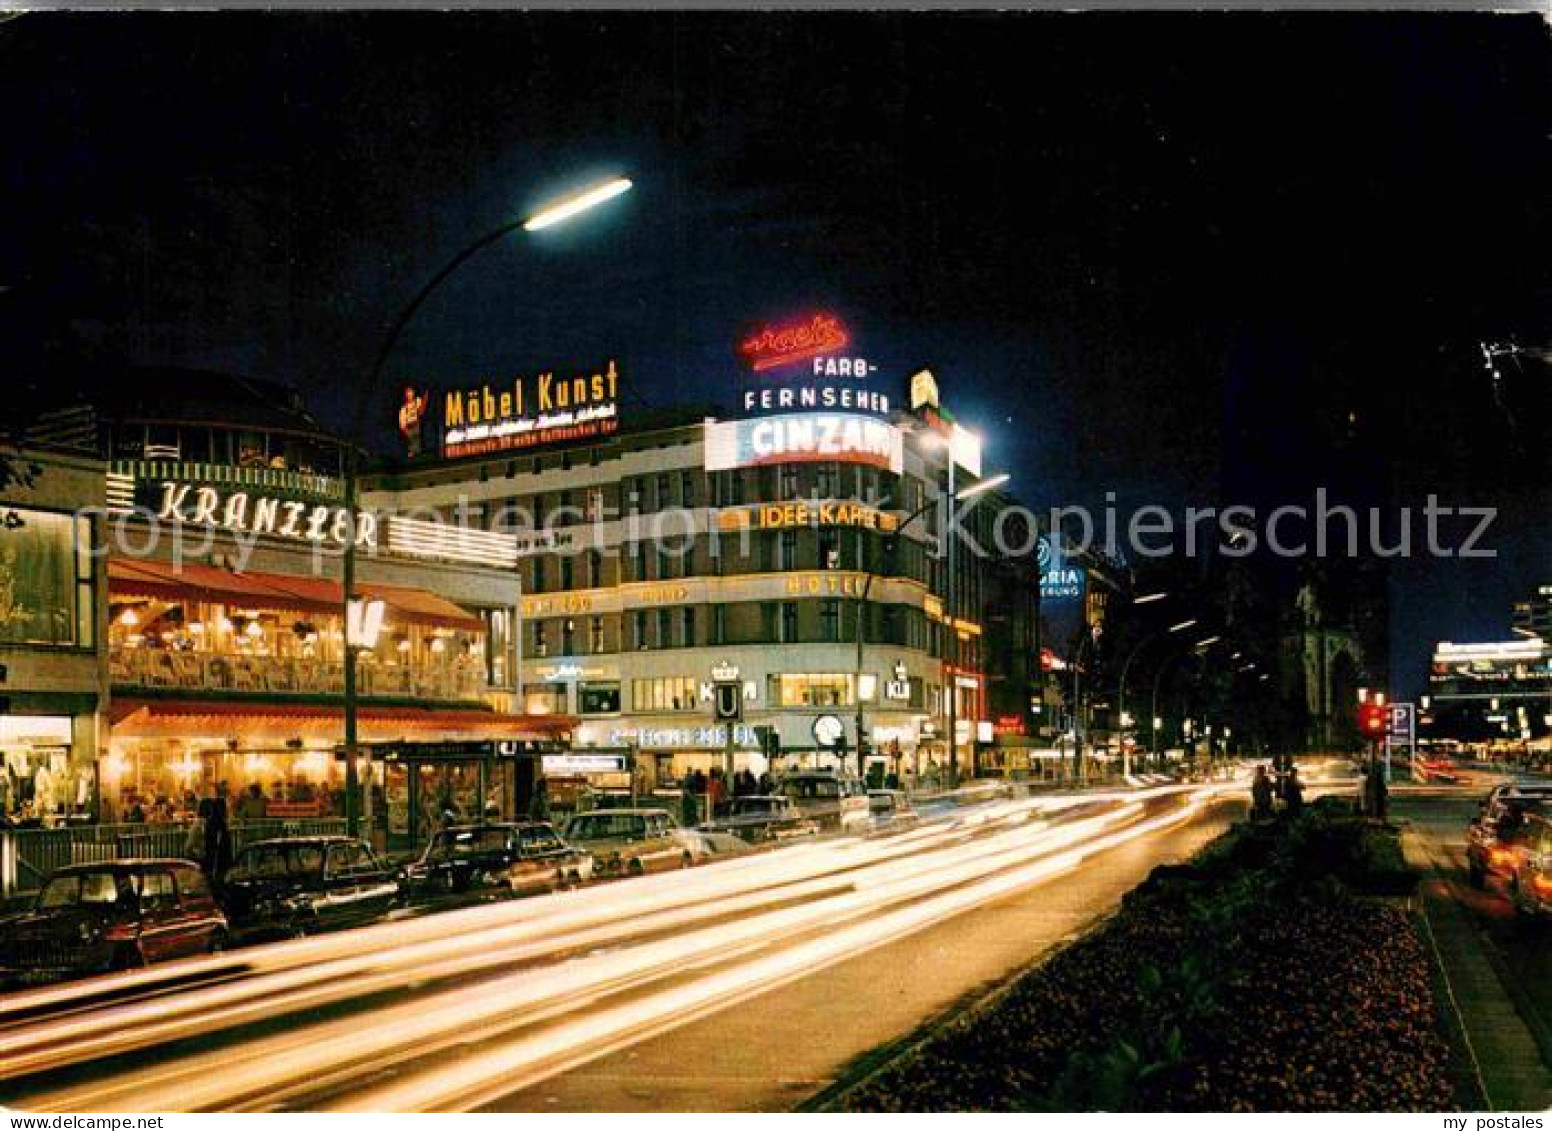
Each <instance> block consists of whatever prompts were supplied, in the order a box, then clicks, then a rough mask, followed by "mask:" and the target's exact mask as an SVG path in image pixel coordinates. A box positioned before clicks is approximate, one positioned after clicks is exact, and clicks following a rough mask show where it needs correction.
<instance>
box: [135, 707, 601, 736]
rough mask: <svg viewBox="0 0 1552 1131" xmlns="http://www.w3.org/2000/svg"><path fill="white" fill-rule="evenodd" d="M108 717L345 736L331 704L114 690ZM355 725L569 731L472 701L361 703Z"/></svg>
mask: <svg viewBox="0 0 1552 1131" xmlns="http://www.w3.org/2000/svg"><path fill="white" fill-rule="evenodd" d="M109 717H110V721H111V724H112V728H113V736H114V737H115V738H119V737H124V738H220V739H223V740H224V739H228V738H235V739H239V740H246V741H250V742H251V741H263V742H284V741H286V740H288V739H301V740H302V741H303V742H306V743H308V744H309V745H332V744H334V743H338V742H343V741H344V739H345V713H344V710H343V709H342V708H341V707H339V706H337V705H334V704H314V703H281V702H275V701H273V700H258V701H253V702H243V701H238V700H209V701H206V700H199V699H141V698H134V697H124V698H118V697H115V698H114V700H113V703H112V707H111V710H110V715H109ZM356 725H357V733H358V736H359V738H360V740H361V741H362V742H374V743H376V742H458V741H468V740H475V739H481V740H484V739H491V740H495V741H498V742H505V741H510V742H547V741H554V740H557V739H564V738H566V737H567V736H569V734H570V733H571V730H572V728H573V727H574V726H575V725H576V719H574V718H572V717H571V716H569V715H507V714H502V713H501V712H499V711H489V710H481V709H479V708H476V707H471V708H467V709H459V708H455V707H427V708H421V707H402V706H400V707H387V706H377V705H371V704H362V705H361V706H360V707H359V708H357V711H356Z"/></svg>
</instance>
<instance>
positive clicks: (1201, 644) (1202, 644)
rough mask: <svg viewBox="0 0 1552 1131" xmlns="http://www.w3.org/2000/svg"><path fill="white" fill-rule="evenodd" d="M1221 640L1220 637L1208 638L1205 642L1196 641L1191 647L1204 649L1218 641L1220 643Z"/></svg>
mask: <svg viewBox="0 0 1552 1131" xmlns="http://www.w3.org/2000/svg"><path fill="white" fill-rule="evenodd" d="M1222 639H1223V637H1221V636H1209V637H1207V639H1205V640H1198V641H1197V642H1196V643H1195V644H1193V645H1192V647H1193V648H1206V647H1207V646H1208V645H1210V644H1216V643H1218V641H1220V640H1222Z"/></svg>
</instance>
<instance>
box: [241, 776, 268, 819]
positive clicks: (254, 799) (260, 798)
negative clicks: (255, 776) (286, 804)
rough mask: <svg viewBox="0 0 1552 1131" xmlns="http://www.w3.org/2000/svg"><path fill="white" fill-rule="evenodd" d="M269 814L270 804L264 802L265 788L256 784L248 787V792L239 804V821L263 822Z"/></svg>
mask: <svg viewBox="0 0 1552 1131" xmlns="http://www.w3.org/2000/svg"><path fill="white" fill-rule="evenodd" d="M268 813H269V802H267V801H265V800H264V787H263V786H261V785H259V783H258V782H254V783H253V784H251V785H250V786H248V792H247V793H245V794H244V795H243V798H242V800H241V801H239V802H238V803H237V819H238V820H240V821H262V820H263V819H264V818H265V816H266V815H267V814H268Z"/></svg>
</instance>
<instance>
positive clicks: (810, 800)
mask: <svg viewBox="0 0 1552 1131" xmlns="http://www.w3.org/2000/svg"><path fill="white" fill-rule="evenodd" d="M776 792H778V793H780V794H782V795H783V796H786V797H790V798H791V799H792V802H793V804H794V805H795V806H796V807H797V810H798V812H800V813H802V814H803V815H804V816H805V817H810V818H812V819H813V820H814V821H817V822H818V824H819V827H820V828H822V829H840V830H842V831H845V832H855V831H858V830H860V829H862V828H863V827H865V826H866V825H867V822H868V795H867V790H866V789H865V788H864V786H863V784H862V779H861V778H858V777H854V776H852V775H850V774H837V773H835V772H834V771H831V770H802V771H798V772H796V773H790V774H786V775H784V776H783V777H782V778H781V780H780V781H778V782H777V783H776Z"/></svg>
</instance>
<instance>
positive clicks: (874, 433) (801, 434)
mask: <svg viewBox="0 0 1552 1131" xmlns="http://www.w3.org/2000/svg"><path fill="white" fill-rule="evenodd" d="M903 452H904V444H903V441H902V437H901V432H900V429H898V428H896V427H895V426H894V425H893V424H889V423H887V422H885V421H882V420H877V419H875V418H873V417H871V416H862V415H859V414H857V413H845V412H814V413H798V414H792V415H788V416H764V417H759V418H757V419H754V420H722V421H714V422H712V423H709V424H707V425H706V460H705V463H706V470H707V471H731V470H733V469H734V468H739V467H760V466H762V465H765V464H773V463H823V462H828V461H831V460H834V461H836V462H839V463H860V464H866V465H867V466H870V467H878V468H883V469H886V470H888V471H892V472H894V473H895V474H896V475H898V474H899V473H900V471H901V469H902V467H903V466H904V459H903Z"/></svg>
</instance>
